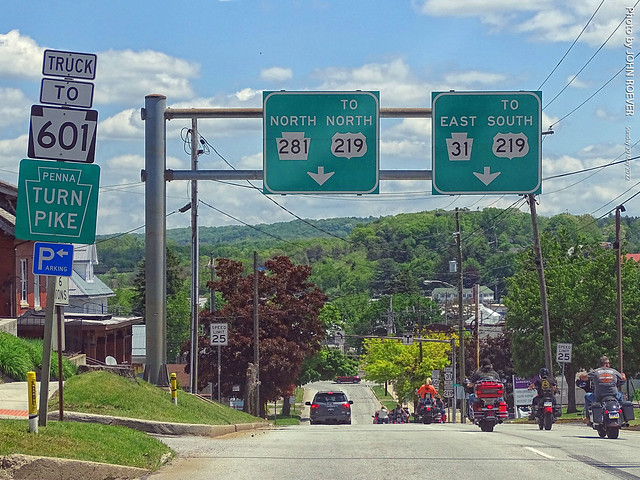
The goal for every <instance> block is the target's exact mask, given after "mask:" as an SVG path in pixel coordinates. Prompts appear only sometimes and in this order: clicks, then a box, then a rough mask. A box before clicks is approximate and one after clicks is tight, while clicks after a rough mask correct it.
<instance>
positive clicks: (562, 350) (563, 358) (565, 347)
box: [556, 343, 573, 363]
mask: <svg viewBox="0 0 640 480" xmlns="http://www.w3.org/2000/svg"><path fill="white" fill-rule="evenodd" d="M572 347H573V344H571V343H558V344H557V345H556V362H558V363H571V348H572Z"/></svg>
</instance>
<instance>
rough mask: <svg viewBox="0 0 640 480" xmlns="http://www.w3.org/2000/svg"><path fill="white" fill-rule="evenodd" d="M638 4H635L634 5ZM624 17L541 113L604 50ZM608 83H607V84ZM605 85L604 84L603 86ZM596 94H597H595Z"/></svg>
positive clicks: (623, 20)
mask: <svg viewBox="0 0 640 480" xmlns="http://www.w3.org/2000/svg"><path fill="white" fill-rule="evenodd" d="M637 4H638V2H636V5H637ZM625 19H626V16H625V17H623V19H622V20H621V21H620V23H619V24H618V26H617V27H616V28H615V29H614V30H613V32H611V34H610V35H609V36H608V37H607V39H606V40H605V41H604V43H603V44H602V45H600V47H598V49H597V50H596V51H595V52H594V54H593V55H591V57H590V58H589V60H587V63H585V64H584V65H583V66H582V68H581V69H580V70H578V73H576V74H575V75H574V76H573V77H572V78H571V80H570V81H569V82H568V83H567V84H566V85H565V86H564V87H563V88H562V89H561V90H560V91H559V92H558V93H557V94H556V96H555V97H553V98H552V99H551V100H550V101H549V102H547V104H546V105H545V107H544V108H543V109H542V110H543V111H544V110H546V109H547V107H548V106H549V105H551V104H552V103H553V102H554V100H555V99H556V98H558V97H559V96H560V95H561V94H562V93H563V92H564V91H565V90H566V89H567V88H569V85H571V84H572V83H573V81H574V80H575V79H577V78H578V75H580V74H581V73H582V71H583V70H584V69H585V68H587V65H589V64H590V63H591V61H592V60H593V59H594V58H595V57H596V55H598V53H600V50H602V49H603V48H604V46H605V45H606V44H607V43H608V42H609V40H611V37H613V35H614V34H615V33H616V32H617V31H618V29H619V28H620V27H621V26H622V24H623V23H624V22H625ZM607 83H609V82H607ZM605 85H606V84H605ZM600 90H601V89H598V91H600ZM596 93H597V92H596Z"/></svg>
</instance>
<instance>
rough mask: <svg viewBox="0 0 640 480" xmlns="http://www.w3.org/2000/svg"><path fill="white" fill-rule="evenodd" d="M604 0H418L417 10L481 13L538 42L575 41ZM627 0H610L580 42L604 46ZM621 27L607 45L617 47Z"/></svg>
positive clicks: (498, 27) (495, 27) (498, 26)
mask: <svg viewBox="0 0 640 480" xmlns="http://www.w3.org/2000/svg"><path fill="white" fill-rule="evenodd" d="M599 4H600V1H599V0H564V1H562V2H558V1H554V0H519V1H517V2H514V1H512V0H494V1H492V2H487V1H486V0H460V1H457V2H452V1H450V0H414V2H413V5H414V8H415V9H416V11H418V12H419V13H420V14H423V15H433V16H440V17H478V18H479V19H480V21H481V22H482V23H484V24H486V25H489V26H490V27H491V31H493V32H498V31H512V32H516V33H528V34H529V35H530V37H531V38H532V39H533V40H535V41H536V42H541V43H542V42H544V43H549V42H572V41H573V40H575V39H576V38H577V37H578V35H579V34H580V32H581V31H582V29H583V28H584V26H585V25H586V24H587V22H588V21H589V19H590V18H591V16H592V15H593V13H594V12H595V11H596V9H597V8H598V5H599ZM629 6H630V2H628V1H627V0H609V1H607V2H606V4H605V5H604V8H600V9H599V10H598V12H597V14H596V15H595V17H594V18H593V20H592V21H591V22H590V23H589V26H588V28H587V29H586V30H585V31H584V33H583V34H582V35H581V36H580V42H582V43H586V44H588V45H589V46H592V47H595V46H600V45H601V44H602V43H603V42H604V41H605V40H606V39H607V37H608V36H609V35H610V34H611V33H612V32H613V31H614V30H615V29H616V28H617V26H618V24H619V23H620V21H621V20H622V19H623V18H624V16H625V13H626V8H627V7H629ZM623 35H624V32H623V29H622V28H620V29H619V30H618V31H617V32H616V34H615V35H614V37H613V39H612V40H611V41H609V43H608V44H607V47H609V48H611V47H617V46H619V45H620V43H621V42H620V41H621V39H622V37H623Z"/></svg>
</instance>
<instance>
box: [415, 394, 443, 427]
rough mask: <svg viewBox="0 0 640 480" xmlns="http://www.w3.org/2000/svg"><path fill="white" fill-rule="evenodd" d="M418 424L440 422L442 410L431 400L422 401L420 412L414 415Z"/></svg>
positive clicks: (419, 405)
mask: <svg viewBox="0 0 640 480" xmlns="http://www.w3.org/2000/svg"><path fill="white" fill-rule="evenodd" d="M413 417H414V419H415V421H416V422H422V423H424V424H425V425H428V424H430V423H439V422H440V409H439V408H437V407H436V406H435V405H434V404H433V402H432V400H431V399H429V398H427V399H424V400H420V403H419V404H418V411H417V412H416V413H414V415H413Z"/></svg>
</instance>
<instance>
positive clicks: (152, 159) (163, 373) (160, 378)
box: [142, 95, 169, 386]
mask: <svg viewBox="0 0 640 480" xmlns="http://www.w3.org/2000/svg"><path fill="white" fill-rule="evenodd" d="M166 105H167V97H165V96H164V95H147V96H146V97H145V106H144V109H143V110H142V120H144V122H145V129H144V149H145V155H144V161H145V177H146V179H145V258H146V261H145V265H146V270H145V284H146V298H145V301H146V308H145V320H146V325H147V328H146V365H145V374H144V376H145V379H146V380H147V381H148V382H150V383H153V384H155V385H161V386H166V385H169V378H168V375H167V366H166V358H167V353H166V352H167V350H166V348H167V347H166V344H167V342H166V336H167V330H166V304H165V293H166V275H165V272H166V239H165V232H166V211H167V205H166V183H165V180H164V171H165V169H166V130H165V119H164V112H165V109H166Z"/></svg>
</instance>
